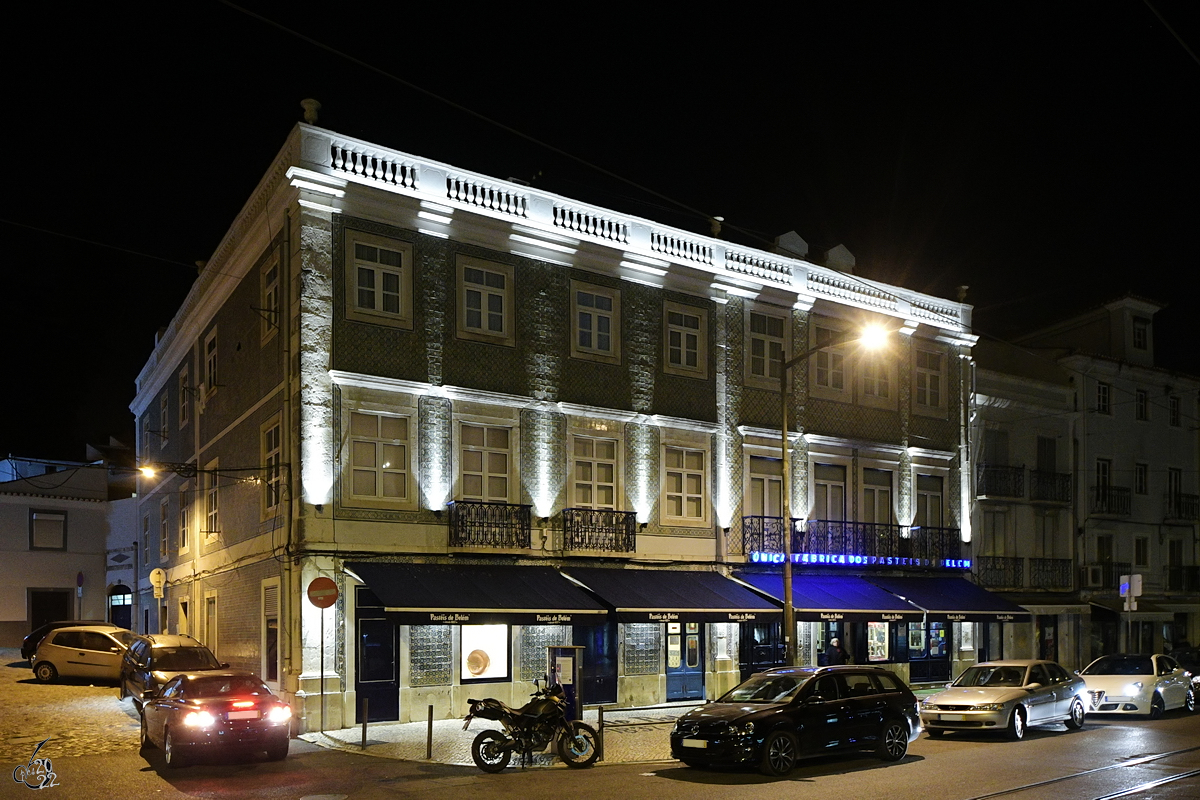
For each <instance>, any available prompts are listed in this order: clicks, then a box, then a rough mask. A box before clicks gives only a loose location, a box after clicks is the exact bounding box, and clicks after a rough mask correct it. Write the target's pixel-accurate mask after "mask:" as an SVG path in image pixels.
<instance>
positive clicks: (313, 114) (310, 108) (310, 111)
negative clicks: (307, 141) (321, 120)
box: [300, 97, 321, 125]
mask: <svg viewBox="0 0 1200 800" xmlns="http://www.w3.org/2000/svg"><path fill="white" fill-rule="evenodd" d="M300 107H301V108H303V109H304V121H305V122H307V123H308V124H309V125H316V124H317V112H318V111H320V110H321V104H320V103H318V102H317V101H316V100H313V99H312V98H311V97H309V98H307V99H304V100H301V101H300Z"/></svg>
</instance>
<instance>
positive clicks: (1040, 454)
mask: <svg viewBox="0 0 1200 800" xmlns="http://www.w3.org/2000/svg"><path fill="white" fill-rule="evenodd" d="M1037 468H1038V472H1047V473H1053V472H1058V440H1057V439H1055V438H1054V437H1053V436H1039V437H1037Z"/></svg>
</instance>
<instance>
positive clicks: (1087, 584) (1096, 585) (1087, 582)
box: [1079, 561, 1133, 589]
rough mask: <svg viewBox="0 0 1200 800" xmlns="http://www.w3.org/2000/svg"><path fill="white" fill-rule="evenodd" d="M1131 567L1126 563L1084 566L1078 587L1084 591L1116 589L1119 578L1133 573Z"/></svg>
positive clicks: (1114, 562) (1118, 585)
mask: <svg viewBox="0 0 1200 800" xmlns="http://www.w3.org/2000/svg"><path fill="white" fill-rule="evenodd" d="M1132 566H1133V565H1132V564H1130V563H1129V562H1128V561H1104V562H1101V563H1099V564H1085V565H1084V567H1083V574H1082V575H1080V580H1079V585H1080V586H1081V587H1082V588H1084V589H1118V588H1120V583H1121V576H1122V575H1128V574H1130V573H1131V572H1132V571H1133V569H1132Z"/></svg>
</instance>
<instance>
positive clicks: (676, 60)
mask: <svg viewBox="0 0 1200 800" xmlns="http://www.w3.org/2000/svg"><path fill="white" fill-rule="evenodd" d="M428 5H430V4H417V3H394V2H393V3H378V4H372V3H359V2H354V0H347V1H346V2H340V3H330V4H322V5H321V6H320V7H319V9H316V10H312V11H309V10H306V9H312V8H314V7H313V6H310V5H306V4H305V3H297V2H252V1H251V0H247V2H246V3H245V4H244V5H242V6H232V5H229V4H226V3H222V2H217V0H179V2H174V3H144V4H143V3H133V4H127V5H113V4H87V5H73V6H71V7H70V9H69V13H68V11H67V9H66V8H64V7H60V6H55V5H54V4H38V5H37V7H36V9H35V8H33V4H26V5H24V6H22V7H20V9H19V10H10V11H9V12H7V14H6V28H7V29H8V32H9V39H10V46H8V47H6V48H5V49H4V53H3V55H2V56H0V58H3V60H4V70H5V75H6V76H7V80H6V92H5V95H4V99H3V103H4V106H5V113H4V117H5V120H6V122H5V124H4V128H3V137H4V146H3V153H4V154H5V170H4V173H3V175H4V182H5V189H6V191H4V193H3V211H2V212H0V219H2V221H0V232H2V234H3V237H4V243H5V247H4V249H3V258H4V262H5V263H4V271H3V276H4V277H3V284H2V288H0V314H2V315H3V320H4V323H5V325H4V330H5V332H6V335H5V337H4V345H5V346H4V348H3V351H4V359H5V366H6V368H5V370H4V372H3V376H4V379H3V392H2V395H0V396H2V400H0V413H2V416H0V456H3V455H6V454H10V453H11V454H13V455H19V456H30V457H46V458H64V459H81V458H83V456H84V449H85V445H87V444H88V443H96V444H100V443H104V442H106V441H107V440H108V437H109V436H116V437H118V438H122V439H125V440H126V441H127V442H128V443H129V444H132V443H133V440H132V431H133V418H132V416H131V414H130V413H129V410H128V405H129V403H130V401H131V400H132V398H133V394H134V379H135V378H136V376H137V373H138V372H139V370H140V369H141V367H142V366H143V365H144V364H145V361H146V359H147V358H148V357H149V355H150V353H151V350H152V347H153V341H154V334H155V331H156V330H158V329H159V328H160V327H165V326H166V325H167V324H168V323H169V322H170V321H171V319H172V317H173V315H174V313H175V311H176V309H177V308H178V307H179V305H180V303H181V302H182V300H183V298H184V296H185V295H186V293H187V291H188V289H189V287H190V285H191V282H192V280H193V279H194V278H195V275H196V270H195V266H194V262H195V261H197V260H204V259H208V258H209V257H210V256H211V254H212V252H213V250H214V249H215V248H216V246H217V244H218V242H219V241H220V238H221V236H222V235H223V234H224V233H225V231H226V229H227V228H228V226H229V224H230V223H231V222H232V220H233V219H234V217H235V216H236V214H237V213H238V211H239V210H240V209H241V207H242V204H243V203H244V202H245V201H246V199H247V197H248V196H249V193H250V191H251V190H252V189H253V188H254V186H255V184H256V183H257V182H258V181H259V179H260V178H261V177H262V175H263V173H264V172H265V171H266V169H267V167H268V166H269V164H270V162H271V159H272V158H273V157H274V155H275V154H276V152H277V151H278V150H279V148H280V146H281V145H282V144H283V141H284V139H285V137H286V136H287V134H288V132H289V130H290V129H291V127H292V126H293V125H294V124H295V123H296V122H297V121H299V120H300V119H301V117H302V111H301V109H300V106H299V101H300V100H301V99H303V98H306V97H313V98H316V99H318V100H319V101H320V102H321V103H322V105H323V109H322V111H321V115H320V120H319V123H318V124H320V125H321V126H323V127H327V128H330V129H332V130H335V131H338V132H341V133H345V134H349V135H352V136H357V137H360V138H363V139H366V140H368V141H371V142H374V143H377V144H381V145H385V146H389V147H394V148H397V149H399V150H403V151H406V152H410V153H413V154H415V155H419V156H423V157H428V158H433V159H437V160H441V161H445V162H448V163H450V164H453V165H455V166H459V167H463V168H467V169H471V170H475V171H478V172H482V173H484V174H487V175H492V176H495V177H498V178H509V177H515V178H520V179H523V180H527V181H532V182H533V185H534V186H536V187H539V188H541V189H544V190H546V191H550V192H555V193H558V194H563V195H566V196H568V197H572V198H576V199H580V200H584V201H588V202H593V203H597V204H600V205H603V206H605V207H608V208H613V209H616V210H619V211H623V212H627V213H631V214H636V215H638V216H642V217H645V218H649V219H652V220H655V221H659V222H662V223H666V224H670V225H674V226H677V227H680V228H683V229H685V230H689V231H694V232H696V233H703V234H707V233H708V230H709V226H708V221H707V216H710V215H719V216H723V217H724V218H725V220H726V227H725V231H724V233H723V234H722V235H723V236H724V237H725V238H728V239H731V240H734V241H737V242H739V243H743V244H749V245H753V246H759V247H767V246H769V243H770V242H771V241H772V240H773V239H774V238H775V237H776V236H778V235H779V234H781V233H784V232H786V231H788V230H795V231H797V232H798V233H799V234H800V235H801V236H803V237H804V239H805V240H806V241H808V242H809V244H810V246H811V248H812V255H813V256H814V257H815V256H817V255H818V254H820V253H822V252H823V251H825V250H827V249H829V248H831V247H833V246H835V245H837V244H844V245H845V246H846V247H848V248H849V249H850V250H851V252H853V253H854V255H855V256H856V258H857V261H858V268H857V273H858V274H859V275H862V276H864V277H867V278H871V279H875V280H880V281H884V282H888V283H894V284H898V285H901V286H905V287H909V288H912V289H915V290H918V291H922V292H928V293H931V294H935V295H938V296H942V297H948V298H954V297H955V293H956V290H957V287H958V286H960V285H968V286H970V289H969V290H968V293H967V301H968V302H970V303H972V304H974V305H975V306H976V312H975V324H976V332H977V333H979V334H980V335H983V336H995V337H1003V336H1005V335H1008V334H1011V333H1012V332H1014V331H1019V330H1024V329H1029V328H1031V327H1033V326H1035V325H1038V324H1040V323H1043V322H1047V321H1050V320H1052V319H1055V318H1057V317H1061V316H1063V315H1065V314H1066V313H1067V312H1069V311H1074V310H1082V309H1085V308H1089V307H1091V306H1094V305H1096V304H1097V303H1101V302H1104V301H1106V300H1109V299H1113V298H1114V297H1116V296H1119V295H1121V294H1124V293H1126V292H1133V293H1135V294H1138V295H1141V296H1145V297H1149V298H1152V299H1157V300H1160V301H1162V302H1165V303H1167V304H1168V309H1167V310H1165V311H1163V312H1161V313H1160V314H1159V316H1158V318H1157V319H1156V340H1157V346H1158V348H1159V360H1160V363H1162V364H1163V365H1164V366H1169V367H1172V368H1175V369H1179V370H1182V371H1185V372H1189V373H1192V374H1200V359H1198V357H1197V355H1196V353H1195V348H1194V347H1193V346H1192V345H1191V342H1190V340H1191V338H1193V337H1192V334H1191V328H1192V325H1193V321H1194V316H1195V315H1194V312H1195V310H1196V308H1197V302H1196V298H1195V293H1196V288H1195V286H1196V278H1195V275H1196V273H1197V267H1198V266H1200V240H1198V237H1197V219H1198V216H1200V215H1198V213H1197V212H1198V211H1200V155H1198V147H1197V145H1198V143H1200V113H1198V112H1200V102H1198V101H1200V63H1198V62H1197V58H1196V57H1195V56H1193V55H1192V53H1196V52H1200V4H1197V3H1195V2H1191V1H1190V0H1152V7H1151V6H1150V5H1147V4H1146V3H1145V2H1135V1H1134V0H1121V2H1109V1H1107V0H1086V2H1054V3H1044V2H1039V3H1023V2H1004V3H1000V2H993V3H986V2H985V3H975V2H971V3H961V2H959V3H937V2H893V3H886V4H885V3H841V2H838V3H833V2H830V3H819V4H809V3H801V4H796V5H797V6H800V7H801V8H802V10H789V11H784V12H780V11H776V10H770V11H769V10H768V8H769V6H768V5H767V4H754V3H750V4H727V5H724V6H721V7H719V8H717V9H710V10H708V11H703V10H701V7H700V5H699V4H687V5H684V4H679V5H678V6H677V8H678V9H679V10H676V11H673V12H670V13H668V12H666V11H662V10H656V8H658V7H659V6H665V5H667V4H653V3H642V4H630V5H628V6H624V5H621V4H612V3H607V4H570V3H567V4H564V3H556V4H546V5H538V4H529V5H515V6H514V5H512V4H503V5H500V6H498V7H497V8H495V9H491V10H488V9H485V10H482V11H479V10H475V9H469V7H468V6H466V5H465V4H459V3H447V4H441V5H442V6H443V7H444V8H445V9H446V11H445V12H444V13H439V12H434V11H429V10H428V9H427V8H426V6H428ZM808 6H812V8H808ZM814 9H815V10H814ZM1156 11H1157V13H1158V14H1161V15H1162V18H1163V19H1165V21H1166V24H1164V22H1163V21H1161V20H1160V19H1159V17H1158V16H1157V15H1156V13H1155V12H1156ZM1168 25H1169V26H1170V29H1169V28H1168V27H1167V26H1168ZM283 28H287V29H290V31H291V32H288V31H285V30H283ZM1171 29H1173V30H1174V34H1173V33H1172V30H1171ZM1176 35H1178V37H1179V38H1180V39H1182V40H1183V44H1181V43H1180V41H1178V40H1177V38H1176ZM20 44H24V45H25V46H24V47H21V46H18V45H20ZM1189 48H1190V50H1191V52H1189ZM384 73H386V74H384ZM435 96H436V97H435ZM437 98H441V99H437ZM518 134H522V135H518ZM614 176H619V178H620V179H624V180H620V179H618V178H617V177H614ZM1185 336H1186V337H1187V339H1188V341H1184V337H1185Z"/></svg>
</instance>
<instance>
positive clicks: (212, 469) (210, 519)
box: [204, 461, 221, 541]
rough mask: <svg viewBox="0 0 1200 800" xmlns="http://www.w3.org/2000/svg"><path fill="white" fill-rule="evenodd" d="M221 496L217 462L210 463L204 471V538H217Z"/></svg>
mask: <svg viewBox="0 0 1200 800" xmlns="http://www.w3.org/2000/svg"><path fill="white" fill-rule="evenodd" d="M220 501H221V495H220V486H219V485H218V476H217V462H215V461H214V462H212V463H210V464H209V465H208V466H207V467H205V470H204V538H205V540H206V541H208V540H212V539H215V538H217V535H218V534H219V533H220V532H221V502H220Z"/></svg>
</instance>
